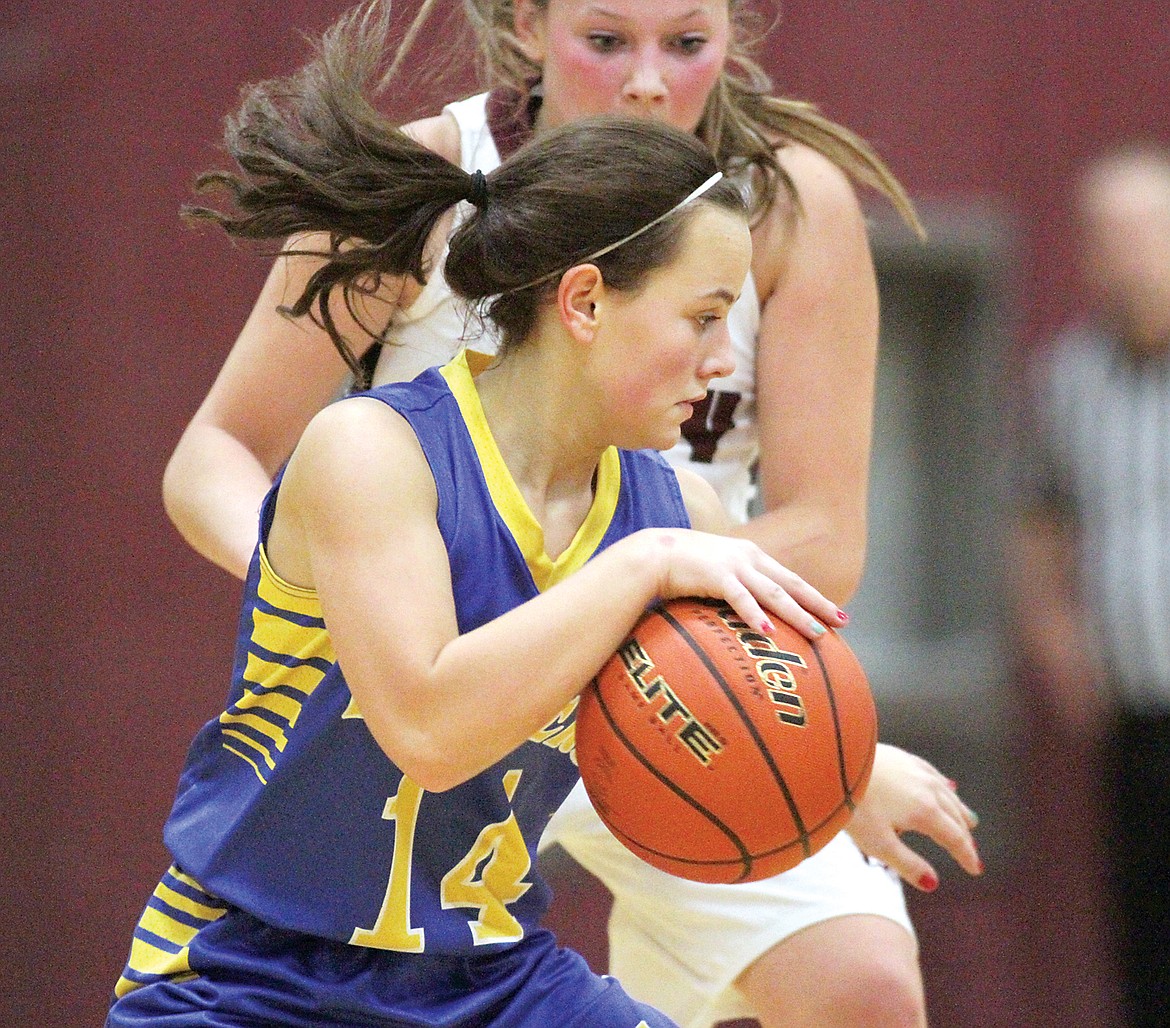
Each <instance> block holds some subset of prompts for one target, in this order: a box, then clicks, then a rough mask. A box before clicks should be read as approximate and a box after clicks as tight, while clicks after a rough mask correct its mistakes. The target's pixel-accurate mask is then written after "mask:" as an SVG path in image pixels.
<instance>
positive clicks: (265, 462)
mask: <svg viewBox="0 0 1170 1028" xmlns="http://www.w3.org/2000/svg"><path fill="white" fill-rule="evenodd" d="M407 131H409V132H411V134H413V135H414V136H415V137H416V138H418V139H419V140H420V142H423V143H424V144H426V145H428V146H431V147H432V148H433V149H436V150H438V151H439V152H440V153H443V154H444V155H445V156H448V157H449V158H451V157H452V152H453V159H456V160H457V159H458V156H459V138H458V130H457V129H456V128H455V126H454V123H453V122H452V121H451V120H450V119H449V118H447V117H438V118H432V119H427V120H426V121H422V122H418V123H416V124H414V125H411V126H408V127H407ZM452 134H453V135H452ZM322 242H323V241H322V240H320V239H317V240H313V239H312V238H311V237H310V238H306V239H302V240H300V241H299V242H298V245H301V246H303V247H306V248H310V249H311V248H317V249H321V248H322V246H321V244H322ZM441 243H442V241H441V240H436V241H435V242H434V243H433V244H432V245H433V246H440V247H441ZM317 266H318V265H317V262H316V260H315V259H313V258H308V257H296V258H283V257H282V258H278V259H277V261H276V263H275V264H274V265H273V268H272V270H271V272H270V273H269V275H268V279H267V281H266V282H265V283H264V287H263V289H262V290H261V292H260V296H259V298H258V299H257V300H256V304H255V306H254V307H253V309H252V313H251V315H250V316H249V317H248V320H247V322H246V323H245V325H244V327H243V329H242V331H241V332H240V335H239V337H238V338H237V340H236V342H235V344H234V346H233V347H232V351H231V353H230V354H229V355H228V358H227V360H226V361H225V362H224V365H223V368H222V369H221V370H220V372H219V375H218V377H217V378H216V380H215V383H214V384H213V385H212V387H211V390H210V391H209V392H208V394H207V397H206V398H205V399H204V401H203V403H202V404H201V405H200V407H199V409H198V410H197V411H196V412H195V416H194V417H193V418H192V419H191V422H190V423H189V424H188V426H187V428H186V430H185V431H184V433H183V435H182V437H181V438H180V440H179V442H178V445H177V446H176V447H175V452H174V453H173V454H172V455H171V459H170V461H169V463H168V464H167V468H166V471H165V473H164V475H163V503H164V505H165V507H166V511H167V514H168V516H169V517H170V519H171V521H172V522H173V523H174V525H175V527H176V528H177V529H178V530H179V533H180V534H181V535H182V536H183V538H184V539H186V540H187V542H188V543H189V544H190V545H191V546H192V547H193V548H194V549H195V550H196V551H198V552H199V553H200V554H202V555H203V556H204V557H206V558H207V559H208V560H210V561H212V562H213V563H215V564H218V565H219V566H220V567H222V568H224V569H225V570H227V571H229V572H231V573H232V574H233V575H235V576H236V577H237V578H243V577H244V575H245V574H246V573H247V570H248V562H249V560H250V559H251V556H252V550H253V549H254V547H255V545H256V528H257V522H256V519H257V512H258V511H259V508H260V503H261V501H262V500H263V498H264V494H265V493H266V492H267V490H268V488H269V486H270V485H271V484H272V476H273V475H274V474H275V473H276V471H277V469H278V468H279V467H280V466H281V465H282V464H283V463H284V461H285V460H286V459H287V458H288V456H289V454H290V453H292V450H293V447H294V446H295V445H296V442H297V439H298V438H299V437H300V434H301V432H302V431H304V428H305V426H306V425H307V424H308V423H309V420H310V419H311V418H312V417H313V415H314V414H316V413H317V412H318V411H319V410H321V408H322V407H324V406H325V405H326V404H327V403H329V402H330V401H331V400H333V399H335V398H336V397H337V396H338V395H339V394H340V393H341V391H342V389H343V388H344V386H345V384H346V382H347V381H348V372H347V369H346V367H345V364H344V362H343V361H342V359H341V357H340V355H339V354H338V353H337V351H336V349H335V348H334V346H333V343H332V342H331V341H330V339H329V336H328V335H327V334H326V333H325V332H324V331H323V330H321V329H319V328H318V327H317V326H316V325H314V324H313V323H312V322H311V321H309V320H308V319H301V320H299V321H296V322H293V321H290V320H289V319H288V318H286V317H285V316H284V315H282V314H280V313H279V312H278V310H277V308H278V307H279V306H280V305H281V304H289V303H292V302H293V301H294V300H296V299H297V298H298V297H299V296H300V295H301V293H302V291H303V290H304V286H305V283H306V281H307V280H308V278H309V276H310V275H311V274H312V273H313V271H314V270H315V269H316V268H317ZM417 291H418V286H417V284H416V283H414V282H412V281H407V282H387V283H385V284H384V290H383V294H382V296H383V298H382V299H380V300H379V299H376V298H369V299H367V300H366V301H365V304H366V305H365V307H364V308H363V309H362V310H361V311H360V312H359V313H360V315H361V319H362V321H363V322H364V323H366V324H368V325H370V326H379V327H380V326H381V325H384V324H385V323H386V321H387V320H388V319H389V317H390V314H391V313H392V311H393V308H394V306H395V305H396V304H403V305H405V304H408V303H409V302H411V300H412V299H413V298H414V296H415V295H417ZM332 311H333V314H334V316H335V318H336V319H337V322H338V327H339V328H340V329H341V331H342V332H343V334H345V335H346V336H347V338H350V339H352V340H353V343H354V346H355V347H360V345H361V342H362V340H363V339H365V338H367V337H366V336H365V334H364V332H363V330H362V329H361V328H359V327H358V326H357V325H355V324H353V322H352V321H351V319H350V318H349V317H348V312H347V311H346V310H345V309H344V304H342V303H340V302H335V303H334V305H333V307H332Z"/></svg>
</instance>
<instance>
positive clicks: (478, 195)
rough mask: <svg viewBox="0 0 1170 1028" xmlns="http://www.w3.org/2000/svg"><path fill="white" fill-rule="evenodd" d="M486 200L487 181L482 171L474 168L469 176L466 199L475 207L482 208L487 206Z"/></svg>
mask: <svg viewBox="0 0 1170 1028" xmlns="http://www.w3.org/2000/svg"><path fill="white" fill-rule="evenodd" d="M487 198H488V181H487V178H486V176H485V175H484V173H483V172H482V171H480V170H479V169H478V168H476V170H475V171H473V172H472V173H471V175H470V182H469V183H468V185H467V199H468V200H469V201H470V202H471V203H472V204H474V205H475V206H476V207H483V206H484V205H486V204H487Z"/></svg>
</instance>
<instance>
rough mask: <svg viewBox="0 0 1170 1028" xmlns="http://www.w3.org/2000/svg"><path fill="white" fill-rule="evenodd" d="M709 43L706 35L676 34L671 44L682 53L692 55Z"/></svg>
mask: <svg viewBox="0 0 1170 1028" xmlns="http://www.w3.org/2000/svg"><path fill="white" fill-rule="evenodd" d="M706 44H707V37H706V36H676V37H675V38H674V40H672V42H671V46H672V47H673V48H674V49H675V50H678V51H680V52H681V53H684V54H686V55H687V56H691V55H693V54H697V53H698V52H699V51H700V50H702V49H703V47H704V46H705V45H706Z"/></svg>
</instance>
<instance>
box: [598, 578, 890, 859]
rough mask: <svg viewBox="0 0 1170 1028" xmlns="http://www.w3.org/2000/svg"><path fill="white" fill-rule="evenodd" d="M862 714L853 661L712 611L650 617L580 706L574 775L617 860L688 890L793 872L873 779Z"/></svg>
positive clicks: (784, 632)
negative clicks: (681, 881) (625, 858)
mask: <svg viewBox="0 0 1170 1028" xmlns="http://www.w3.org/2000/svg"><path fill="white" fill-rule="evenodd" d="M876 745H877V714H876V711H875V710H874V703H873V696H872V694H871V693H870V690H869V684H868V682H867V680H866V677H865V673H864V671H863V670H862V668H861V665H860V664H859V663H858V662H857V658H856V657H855V656H854V654H853V651H852V650H850V649H849V647H848V646H847V645H846V643H845V641H844V640H843V639H842V638H841V637H840V636H839V635H838V634H837V633H836V632H834V631H832V630H830V631H828V632H826V633H825V634H824V635H823V636H822V637H821V638H820V639H818V640H817V641H816V642H809V641H808V640H807V639H805V638H804V637H803V636H801V635H799V634H798V633H797V632H796V631H795V630H793V629H791V628H789V627H788V626H786V625H783V624H781V625H780V626H779V627H778V628H777V630H776V632H775V633H774V634H773V635H771V636H766V635H761V634H759V633H757V632H754V631H752V630H751V629H750V628H749V627H748V626H747V625H746V624H745V623H744V622H742V621H741V620H739V617H738V615H736V613H735V612H734V611H733V610H732V608H731V607H729V606H728V605H727V604H725V603H722V602H718V601H707V600H695V599H684V600H672V601H670V602H667V603H664V604H662V605H661V606H659V607H656V608H654V609H653V610H651V611H649V612H648V613H647V614H646V615H645V616H644V617H643V618H642V619H641V620H640V621H639V622H638V624H637V625H636V626H635V627H634V630H633V632H632V633H631V634H630V636H629V638H628V639H627V640H626V641H625V643H623V644H622V646H621V648H620V649H619V650H618V652H617V653H615V654H614V656H613V657H611V658H610V660H609V661H608V662H607V663H606V665H605V666H604V667H603V668H602V670H601V672H600V673H599V674H598V676H597V678H596V679H595V680H594V682H593V683H592V684H591V685H590V686H589V688H587V689H586V690H585V691H584V692H583V693H582V694H581V702H580V705H579V706H578V709H577V760H578V763H579V765H580V768H581V777H582V779H583V780H584V783H585V789H586V791H587V792H588V793H589V798H590V799H591V800H592V801H593V805H594V807H595V808H596V809H597V812H598V814H599V815H600V816H601V819H602V820H603V821H604V822H605V824H606V825H607V826H608V827H609V829H610V831H611V832H613V834H614V835H615V836H616V837H617V838H618V839H619V840H620V841H621V842H622V843H624V844H625V846H626V847H627V848H628V849H630V850H632V851H633V852H634V853H636V854H637V855H638V856H639V857H641V858H642V859H643V860H645V861H646V862H647V863H649V864H652V865H654V866H655V867H657V868H660V869H661V870H663V871H668V872H670V873H671V874H674V875H678V876H679V877H681V878H689V879H691V880H693V881H697V882H749V881H755V880H756V879H759V878H767V877H769V876H771V875H774V874H779V873H780V872H781V871H786V870H788V869H789V868H791V867H794V866H796V865H797V864H798V863H800V861H802V860H803V859H804V858H805V857H808V856H811V855H812V854H813V853H815V852H816V851H817V850H819V849H820V848H821V847H822V846H824V845H825V844H826V843H827V842H828V841H829V840H830V839H831V838H832V837H833V836H834V835H836V834H837V832H838V831H839V830H840V829H841V828H842V827H843V826H844V825H845V823H846V822H847V821H848V820H849V816H850V814H851V813H852V810H853V807H854V805H855V804H856V803H857V801H858V800H859V799H860V798H861V796H862V793H863V792H864V790H865V787H866V784H867V783H868V782H869V775H870V771H871V770H872V768H873V759H874V749H875V747H876Z"/></svg>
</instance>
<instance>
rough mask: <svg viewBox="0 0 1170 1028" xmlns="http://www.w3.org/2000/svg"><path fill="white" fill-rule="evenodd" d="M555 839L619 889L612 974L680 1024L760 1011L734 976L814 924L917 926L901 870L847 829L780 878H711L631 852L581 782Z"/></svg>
mask: <svg viewBox="0 0 1170 1028" xmlns="http://www.w3.org/2000/svg"><path fill="white" fill-rule="evenodd" d="M553 843H558V844H560V845H561V846H563V847H564V849H565V850H566V851H567V852H568V853H569V854H570V856H572V857H573V858H574V859H575V860H576V861H577V862H578V863H579V864H581V865H582V866H583V867H584V868H585V869H586V870H587V871H589V872H591V873H592V874H594V875H596V876H597V877H598V878H599V879H600V880H601V881H602V882H603V883H604V884H605V886H606V887H607V888H608V889H609V891H610V892H612V893H613V897H614V903H613V910H612V913H611V914H610V920H609V972H610V974H612V975H614V976H615V977H616V978H617V979H618V980H619V981H620V982H621V983H622V986H623V987H624V988H625V989H626V991H627V992H629V993H630V995H632V996H634V997H636V998H637V999H639V1000H641V1001H642V1002H644V1003H650V1004H651V1005H653V1006H655V1007H657V1008H658V1009H659V1010H661V1011H662V1012H663V1013H665V1014H668V1015H669V1016H670V1017H672V1018H674V1020H675V1021H677V1022H678V1023H679V1024H680V1025H681V1026H682V1028H710V1026H711V1025H712V1024H713V1023H714V1022H716V1021H720V1020H726V1019H732V1018H738V1017H751V1016H753V1013H754V1012H753V1011H752V1009H751V1007H750V1006H749V1005H748V1004H747V1002H746V1000H745V999H744V997H743V996H742V994H740V993H739V991H738V990H737V989H736V988H735V980H736V979H737V978H738V977H739V976H740V974H741V973H742V972H743V971H744V970H746V969H747V968H748V967H749V966H750V965H751V964H752V963H753V962H754V961H755V960H756V958H757V957H759V956H761V955H762V954H764V953H766V952H767V951H768V950H770V949H771V948H772V947H773V946H774V945H776V943H778V942H780V941H781V940H782V939H785V938H787V937H788V936H790V935H792V934H794V933H795V932H798V931H800V929H802V928H807V927H808V926H809V925H813V924H818V923H820V922H822V921H827V920H829V919H831V918H834V917H844V916H848V915H850V914H872V915H877V916H880V917H886V918H889V919H890V920H892V921H895V922H897V923H898V924H900V925H902V926H903V927H905V929H906V930H907V931H908V932H910V933H911V935H913V931H914V930H913V928H912V926H911V924H910V917H909V915H908V913H907V912H906V900H905V897H904V896H903V894H902V884H901V881H900V880H899V879H898V877H897V875H896V874H894V872H892V871H890V870H889V869H888V868H886V867H885V866H884V865H882V864H879V863H877V862H874V861H870V860H869V859H867V858H866V857H865V856H864V855H863V854H862V852H861V851H860V850H859V849H858V848H857V846H856V844H855V843H854V842H853V840H852V839H850V838H849V836H848V835H847V834H845V833H844V832H842V833H841V834H839V835H838V836H837V837H836V838H835V839H833V841H832V842H830V843H829V844H828V845H827V846H825V847H824V849H822V850H821V851H820V852H819V853H816V854H814V855H813V856H811V857H809V858H808V859H807V860H805V861H803V862H802V863H801V864H799V865H797V866H796V867H794V868H793V869H792V870H791V871H786V872H784V874H781V875H777V876H776V877H774V878H768V879H765V880H764V881H760V882H748V883H744V884H741V885H704V884H700V883H697V882H688V881H686V880H685V879H682V878H676V877H675V876H673V875H669V874H667V873H666V872H664V871H659V870H657V869H656V868H653V867H651V866H650V865H649V864H647V863H645V862H644V861H642V860H640V859H639V858H638V857H636V856H634V854H633V853H631V852H630V851H629V850H627V849H626V848H625V847H624V846H623V845H622V844H621V843H620V842H618V841H617V840H616V839H615V838H614V837H613V836H612V835H611V834H610V833H609V830H608V829H607V828H606V827H605V825H604V824H602V822H601V819H600V818H599V817H598V816H597V814H596V812H595V811H594V810H593V807H592V805H591V804H590V803H589V797H588V796H587V795H586V793H585V789H584V787H583V786H582V785H581V784H580V783H578V784H577V787H576V788H575V789H574V790H573V792H572V793H571V794H570V795H569V798H568V799H567V800H566V801H565V803H564V804H563V805H562V806H561V808H560V810H558V811H557V812H556V814H554V815H553V818H552V821H551V822H549V826H548V828H547V829H546V830H545V833H544V836H543V837H542V839H541V847H542V848H544V847H546V846H549V845H552V844H553Z"/></svg>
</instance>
